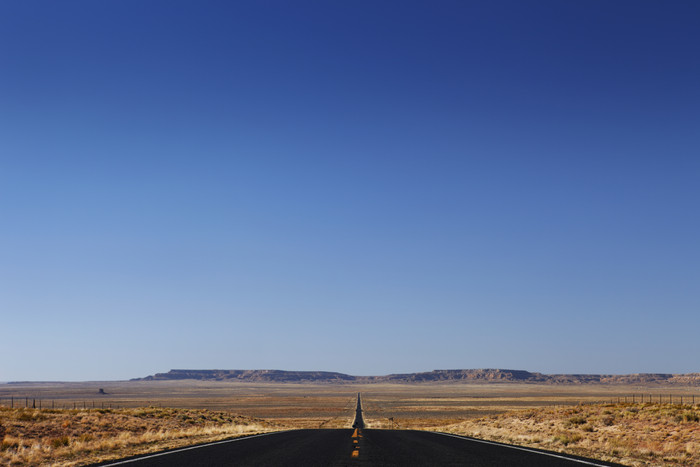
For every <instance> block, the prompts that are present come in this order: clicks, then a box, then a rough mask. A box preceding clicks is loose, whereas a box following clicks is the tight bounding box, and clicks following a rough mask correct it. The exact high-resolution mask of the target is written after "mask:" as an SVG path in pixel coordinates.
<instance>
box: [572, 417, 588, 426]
mask: <svg viewBox="0 0 700 467" xmlns="http://www.w3.org/2000/svg"><path fill="white" fill-rule="evenodd" d="M567 423H568V424H569V425H583V424H584V423H586V419H585V418H583V417H571V418H570V419H569V420H568V422H567Z"/></svg>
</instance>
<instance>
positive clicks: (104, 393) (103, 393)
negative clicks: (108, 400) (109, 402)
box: [97, 388, 107, 396]
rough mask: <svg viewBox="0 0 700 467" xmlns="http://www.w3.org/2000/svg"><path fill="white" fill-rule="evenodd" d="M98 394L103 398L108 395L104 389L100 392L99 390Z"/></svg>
mask: <svg viewBox="0 0 700 467" xmlns="http://www.w3.org/2000/svg"><path fill="white" fill-rule="evenodd" d="M97 394H100V395H102V396H103V395H106V394H107V393H106V392H105V390H104V389H102V388H100V390H99V391H97Z"/></svg>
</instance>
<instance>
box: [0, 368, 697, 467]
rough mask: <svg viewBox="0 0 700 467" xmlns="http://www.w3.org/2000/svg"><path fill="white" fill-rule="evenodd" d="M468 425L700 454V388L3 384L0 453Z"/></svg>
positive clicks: (619, 447)
mask: <svg viewBox="0 0 700 467" xmlns="http://www.w3.org/2000/svg"><path fill="white" fill-rule="evenodd" d="M358 393H361V394H362V400H363V408H364V414H365V421H366V422H367V424H368V428H381V429H390V428H393V429H419V430H431V431H441V432H449V433H456V434H462V435H467V436H473V437H477V438H483V439H489V440H494V441H499V442H505V443H510V444H518V445H523V446H530V447H535V448H540V449H546V450H550V451H558V452H567V453H572V454H576V455H581V456H585V457H590V458H594V459H601V460H606V461H613V462H618V463H621V464H623V465H634V466H642V465H660V466H663V465H700V388H698V387H697V386H681V385H659V384H646V385H640V384H632V385H624V384H623V385H621V384H612V385H611V384H582V385H580V384H579V385H577V384H573V385H567V384H564V385H552V384H536V383H514V382H504V383H499V382H487V383H464V382H442V383H368V384H357V383H270V382H261V383H251V382H238V381H235V382H231V381H198V380H176V381H123V382H114V381H111V382H87V383H58V382H45V383H12V384H0V426H1V428H0V438H1V439H2V441H1V443H2V444H1V445H0V464H2V465H13V466H14V465H17V466H19V465H64V466H73V465H76V466H77V465H88V464H91V463H95V462H100V461H105V460H110V459H118V458H122V457H126V456H130V455H135V454H141V453H147V452H154V451H158V450H162V449H167V448H174V447H180V446H186V445H191V444H197V443H203V442H209V441H215V440H220V439H225V438H231V437H237V436H246V435H250V434H255V433H262V432H268V431H276V430H287V429H295V428H345V427H350V426H351V425H352V421H353V417H354V404H355V400H356V396H357V394H358Z"/></svg>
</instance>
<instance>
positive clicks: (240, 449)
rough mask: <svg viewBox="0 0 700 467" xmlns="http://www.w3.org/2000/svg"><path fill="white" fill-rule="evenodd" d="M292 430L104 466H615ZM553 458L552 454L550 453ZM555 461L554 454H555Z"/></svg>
mask: <svg viewBox="0 0 700 467" xmlns="http://www.w3.org/2000/svg"><path fill="white" fill-rule="evenodd" d="M353 432H354V430H351V429H347V430H294V431H287V432H282V433H275V434H271V435H264V436H258V437H249V438H239V439H238V440H233V441H230V442H224V443H219V444H212V445H207V446H201V447H197V448H195V449H191V448H190V449H189V450H181V451H173V452H171V453H168V454H165V455H158V456H147V457H144V458H142V459H140V460H139V459H134V460H126V461H122V462H119V463H111V464H103V465H120V466H121V465H123V466H127V467H128V466H133V467H155V466H174V467H178V466H183V467H185V466H188V467H204V466H370V465H376V466H450V465H459V466H472V467H484V466H494V467H496V466H497V467H505V466H523V467H564V466H568V467H573V466H585V465H615V464H607V463H603V462H599V461H593V460H588V461H583V462H581V461H578V462H577V461H574V460H567V459H561V458H558V457H552V456H550V455H544V454H539V453H534V452H528V451H523V450H520V449H513V448H509V447H504V446H501V445H492V444H486V443H482V442H478V441H474V440H469V439H464V438H457V437H451V436H445V435H441V434H437V433H430V432H425V431H409V430H370V429H365V430H361V433H362V437H361V438H359V456H358V457H357V458H352V457H351V453H352V451H353V438H352V437H351V436H352V435H353ZM553 454H554V453H553ZM554 455H556V456H559V454H554Z"/></svg>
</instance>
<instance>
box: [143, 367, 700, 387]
mask: <svg viewBox="0 0 700 467" xmlns="http://www.w3.org/2000/svg"><path fill="white" fill-rule="evenodd" d="M167 380H200V381H240V382H250V383H433V382H456V383H457V382H470V383H480V382H482V383H539V384H678V385H685V386H700V373H688V374H670V373H635V374H629V375H565V374H561V375H559V374H554V375H546V374H543V373H531V372H529V371H524V370H500V369H478V370H433V371H428V372H422V373H402V374H391V375H386V376H352V375H346V374H343V373H336V372H330V371H284V370H170V371H169V372H167V373H157V374H155V375H151V376H146V377H145V378H135V379H133V380H132V381H167Z"/></svg>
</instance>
